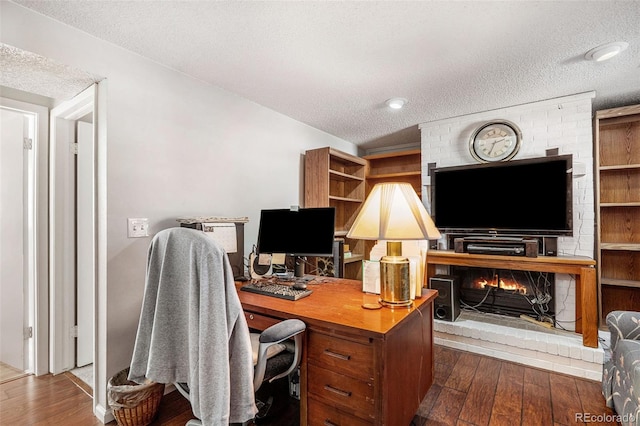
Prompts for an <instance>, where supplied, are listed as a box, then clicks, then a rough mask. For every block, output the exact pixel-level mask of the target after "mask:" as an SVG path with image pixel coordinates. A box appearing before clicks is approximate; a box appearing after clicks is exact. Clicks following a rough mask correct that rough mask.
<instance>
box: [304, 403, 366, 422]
mask: <svg viewBox="0 0 640 426" xmlns="http://www.w3.org/2000/svg"><path fill="white" fill-rule="evenodd" d="M307 404H308V406H309V408H308V411H307V413H308V415H307V417H308V419H307V424H308V425H309V426H371V425H372V423H371V422H369V421H366V420H363V419H361V418H359V417H355V416H352V415H350V414H347V413H343V412H342V411H340V410H336V409H335V407H330V406H328V405H326V404H323V403H321V402H319V401H316V400H314V399H312V398H309V399H307Z"/></svg>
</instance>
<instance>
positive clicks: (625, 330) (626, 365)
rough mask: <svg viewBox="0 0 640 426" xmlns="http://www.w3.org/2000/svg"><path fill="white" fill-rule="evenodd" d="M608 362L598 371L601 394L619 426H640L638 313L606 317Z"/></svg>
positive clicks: (627, 312)
mask: <svg viewBox="0 0 640 426" xmlns="http://www.w3.org/2000/svg"><path fill="white" fill-rule="evenodd" d="M607 326H608V327H609V331H610V332H611V347H610V351H611V352H610V354H609V355H610V358H609V359H605V363H604V366H603V371H602V394H603V395H604V397H605V400H606V403H607V406H608V407H610V408H613V409H614V410H615V412H616V414H618V415H619V416H620V422H621V423H622V424H623V425H633V426H640V312H629V311H613V312H610V313H609V314H608V315H607Z"/></svg>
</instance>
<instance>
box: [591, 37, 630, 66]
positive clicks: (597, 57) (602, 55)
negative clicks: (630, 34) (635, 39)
mask: <svg viewBox="0 0 640 426" xmlns="http://www.w3.org/2000/svg"><path fill="white" fill-rule="evenodd" d="M627 47H629V43H626V42H624V41H614V42H613V43H607V44H603V45H602V46H598V47H596V48H593V49H591V50H590V51H588V52H587V54H586V55H584V57H585V58H586V59H588V60H590V61H596V62H602V61H606V60H607V59H611V58H613V57H614V56H616V55H617V54H618V53H620V52H622V51H623V50H625V49H626V48H627Z"/></svg>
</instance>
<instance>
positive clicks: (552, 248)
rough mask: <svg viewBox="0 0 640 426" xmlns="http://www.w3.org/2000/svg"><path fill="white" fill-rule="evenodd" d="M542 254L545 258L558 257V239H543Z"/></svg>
mask: <svg viewBox="0 0 640 426" xmlns="http://www.w3.org/2000/svg"><path fill="white" fill-rule="evenodd" d="M542 247H543V249H542V254H543V255H545V256H557V255H558V237H543V238H542Z"/></svg>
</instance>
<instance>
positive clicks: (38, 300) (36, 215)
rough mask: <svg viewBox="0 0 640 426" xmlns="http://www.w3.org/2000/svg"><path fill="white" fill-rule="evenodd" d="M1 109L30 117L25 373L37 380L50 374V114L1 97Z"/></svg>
mask: <svg viewBox="0 0 640 426" xmlns="http://www.w3.org/2000/svg"><path fill="white" fill-rule="evenodd" d="M0 105H1V106H2V107H3V108H6V109H11V110H14V111H17V112H20V113H23V114H28V115H31V116H32V117H33V120H34V129H33V138H32V139H33V140H32V150H33V161H32V165H33V168H34V170H30V171H28V173H29V174H30V178H31V179H32V185H33V188H32V190H33V200H32V202H31V206H30V210H31V211H30V212H28V218H29V219H28V220H27V222H25V226H26V227H28V228H30V229H31V232H29V233H28V238H27V241H25V243H26V244H27V245H28V246H29V248H28V249H27V253H28V255H27V261H28V263H29V266H28V268H27V271H28V272H27V273H28V274H29V275H31V277H30V278H29V279H28V280H27V281H28V282H29V284H28V288H27V289H26V291H27V294H28V297H27V300H26V303H27V306H25V308H26V310H27V312H28V314H27V316H28V318H27V324H26V325H27V326H29V327H32V331H33V338H32V339H31V340H30V341H29V344H28V355H27V356H28V357H29V359H30V362H29V365H28V368H27V372H29V373H33V374H35V375H37V376H39V375H43V374H47V373H48V372H49V271H48V265H47V262H48V253H49V247H48V238H49V235H48V233H49V231H48V230H49V223H48V208H47V205H48V179H49V176H48V168H49V165H48V161H49V159H48V157H49V143H48V138H49V110H48V108H47V107H45V106H42V105H35V104H31V103H27V102H21V101H17V100H13V99H8V98H4V97H0Z"/></svg>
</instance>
